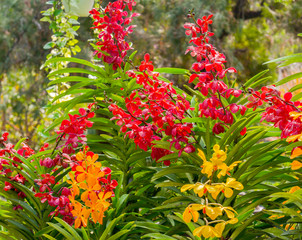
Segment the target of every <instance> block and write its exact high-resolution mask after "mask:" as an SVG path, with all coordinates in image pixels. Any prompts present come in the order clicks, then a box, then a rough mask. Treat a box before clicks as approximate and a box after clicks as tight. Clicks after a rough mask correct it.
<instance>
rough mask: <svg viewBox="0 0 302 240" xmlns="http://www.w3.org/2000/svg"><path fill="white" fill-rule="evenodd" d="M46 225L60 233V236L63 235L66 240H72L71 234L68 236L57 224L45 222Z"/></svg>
mask: <svg viewBox="0 0 302 240" xmlns="http://www.w3.org/2000/svg"><path fill="white" fill-rule="evenodd" d="M47 224H48V225H49V226H51V227H53V228H54V229H56V230H57V231H58V232H60V233H61V234H62V235H64V236H65V237H66V238H67V240H74V238H73V236H72V235H71V234H69V233H68V232H67V231H66V230H65V229H63V228H62V227H61V226H59V225H58V224H54V223H51V222H47Z"/></svg>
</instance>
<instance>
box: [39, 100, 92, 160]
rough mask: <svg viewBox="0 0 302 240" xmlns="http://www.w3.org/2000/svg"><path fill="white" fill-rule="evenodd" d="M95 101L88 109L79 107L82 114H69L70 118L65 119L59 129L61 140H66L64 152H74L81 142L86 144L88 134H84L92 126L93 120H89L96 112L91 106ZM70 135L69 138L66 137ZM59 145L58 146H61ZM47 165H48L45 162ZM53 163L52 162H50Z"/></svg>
mask: <svg viewBox="0 0 302 240" xmlns="http://www.w3.org/2000/svg"><path fill="white" fill-rule="evenodd" d="M93 105H94V103H92V104H89V106H88V109H87V110H85V109H84V108H80V109H79V113H80V115H77V114H75V115H71V114H68V115H69V120H67V119H66V120H63V121H62V123H61V126H60V130H59V131H57V134H59V135H60V136H59V137H58V138H59V139H60V140H62V141H64V142H65V143H64V148H63V150H62V151H63V153H67V154H70V153H74V152H75V150H74V149H75V148H77V147H78V146H79V143H80V144H85V141H86V135H85V134H84V132H85V130H86V128H90V127H92V124H93V123H92V122H90V121H88V119H89V118H93V117H94V112H91V108H92V106H93ZM67 136H68V138H66V137H67ZM61 147H62V145H61V146H59V147H58V148H61ZM45 165H48V164H46V163H45ZM49 165H52V164H49Z"/></svg>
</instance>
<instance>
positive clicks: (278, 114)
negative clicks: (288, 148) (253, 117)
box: [247, 85, 302, 138]
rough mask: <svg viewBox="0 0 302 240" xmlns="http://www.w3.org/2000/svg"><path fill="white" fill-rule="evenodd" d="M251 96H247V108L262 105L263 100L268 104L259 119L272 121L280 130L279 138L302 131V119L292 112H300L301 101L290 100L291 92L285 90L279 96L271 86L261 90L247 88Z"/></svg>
mask: <svg viewBox="0 0 302 240" xmlns="http://www.w3.org/2000/svg"><path fill="white" fill-rule="evenodd" d="M248 90H249V93H250V94H251V96H250V97H249V98H248V100H249V103H248V104H247V107H248V108H253V110H256V109H257V107H259V106H261V105H263V103H264V102H266V103H269V104H270V106H269V107H267V108H266V109H265V112H264V113H262V118H261V121H263V120H266V121H267V122H271V123H274V126H275V127H278V128H280V130H281V131H282V133H281V138H287V137H289V136H293V135H298V134H301V132H302V121H301V119H300V117H295V116H294V114H291V113H292V112H297V113H301V110H302V109H301V108H299V107H301V106H302V102H300V101H294V102H293V101H291V99H292V93H290V92H287V93H285V94H284V96H283V98H282V97H281V93H280V91H279V90H278V89H277V88H276V87H275V86H274V85H273V86H266V87H262V88H261V92H259V91H255V90H253V89H248Z"/></svg>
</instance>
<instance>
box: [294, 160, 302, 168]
mask: <svg viewBox="0 0 302 240" xmlns="http://www.w3.org/2000/svg"><path fill="white" fill-rule="evenodd" d="M291 165H292V170H298V169H300V168H301V167H302V163H301V162H299V161H297V160H295V161H293V162H292V163H291Z"/></svg>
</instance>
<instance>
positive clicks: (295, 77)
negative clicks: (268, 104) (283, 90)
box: [275, 72, 302, 92]
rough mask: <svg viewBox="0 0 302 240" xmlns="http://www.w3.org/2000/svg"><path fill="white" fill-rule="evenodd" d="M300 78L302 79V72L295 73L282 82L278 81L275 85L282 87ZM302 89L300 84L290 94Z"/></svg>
mask: <svg viewBox="0 0 302 240" xmlns="http://www.w3.org/2000/svg"><path fill="white" fill-rule="evenodd" d="M300 77H302V73H301V72H300V73H295V74H293V75H290V76H288V77H285V78H283V79H282V80H280V81H278V82H277V83H276V84H275V85H276V86H280V85H282V84H285V83H288V82H290V81H292V80H294V79H297V78H300ZM300 87H301V84H299V85H297V86H295V87H293V88H291V89H290V92H292V91H295V90H297V89H300ZM292 89H294V90H292Z"/></svg>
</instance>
